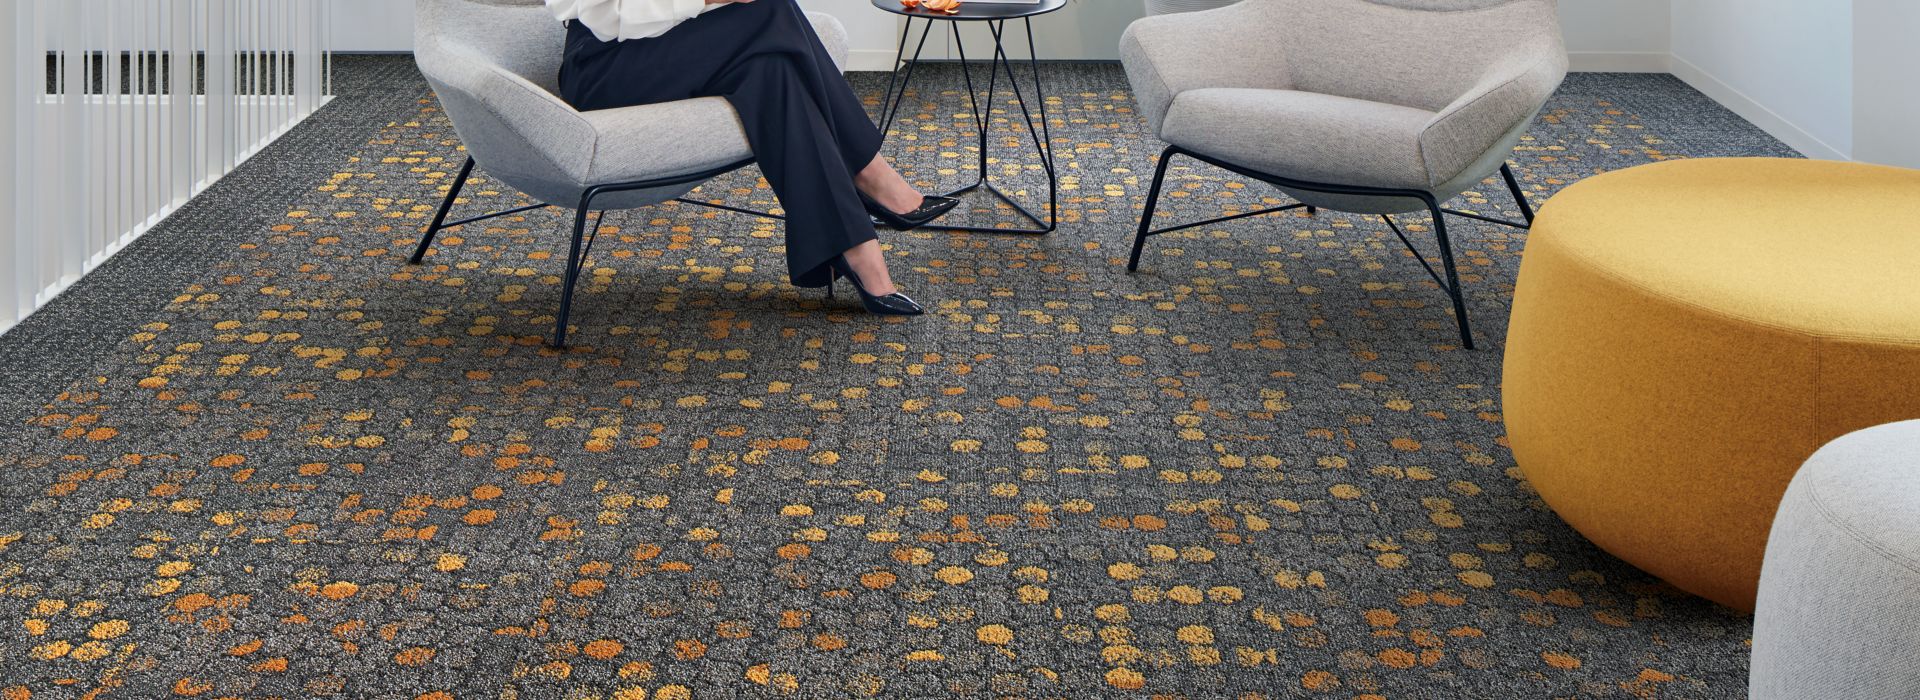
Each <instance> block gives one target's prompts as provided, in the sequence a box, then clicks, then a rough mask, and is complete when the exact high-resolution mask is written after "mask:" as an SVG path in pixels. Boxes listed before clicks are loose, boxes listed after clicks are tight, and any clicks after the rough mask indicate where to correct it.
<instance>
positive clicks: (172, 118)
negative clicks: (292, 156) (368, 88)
mask: <svg viewBox="0 0 1920 700" xmlns="http://www.w3.org/2000/svg"><path fill="white" fill-rule="evenodd" d="M327 5H328V0H5V2H4V4H0V95H4V96H6V102H5V103H4V104H0V331H4V330H6V329H8V328H11V327H12V326H13V325H14V324H16V323H18V322H19V321H20V320H21V319H23V318H25V317H26V316H27V315H28V314H30V313H32V312H33V311H34V310H36V309H38V308H40V307H41V306H43V305H45V304H46V303H47V302H48V301H50V300H52V299H53V297H54V296H55V295H57V294H59V293H60V292H61V291H62V290H64V289H66V288H67V287H69V286H71V285H72V284H73V283H74V282H75V281H77V280H79V279H80V277H81V276H82V275H85V274H86V273H88V272H90V271H92V270H93V269H94V268H96V267H98V266H99V265H100V264H101V263H103V262H105V261H106V260H107V258H108V257H110V256H112V255H114V254H115V253H117V252H119V251H120V250H121V249H123V248H125V247H126V246H127V244H129V243H131V242H132V241H133V240H134V239H136V238H138V237H139V236H140V235H141V234H143V233H145V232H146V231H147V230H149V229H151V228H152V227H153V226H154V225H156V224H158V223H159V222H160V220H161V219H163V218H165V217H166V216H167V215H168V214H170V213H172V212H173V211H175V210H176V209H178V208H179V207H180V206H181V205H183V204H185V203H186V201H187V200H188V199H190V198H192V197H193V196H194V195H196V194H198V193H200V192H201V191H202V190H205V189H206V188H207V187H208V186H210V185H212V184H213V183H214V182H215V181H217V180H219V179H220V178H221V177H222V176H225V175H226V174H228V173H230V172H232V171H233V170H234V168H235V167H236V166H238V165H239V164H240V163H242V162H244V161H245V160H247V158H249V157H251V156H252V155H254V154H255V153H258V152H259V151H260V150H261V149H263V148H265V147H266V146H267V145H268V144H270V143H272V142H273V141H274V140H275V139H277V138H279V137H280V136H281V135H283V134H285V133H286V132H287V131H288V130H289V129H291V128H292V127H293V126H294V125H296V124H298V123H299V122H300V121H301V120H303V119H305V118H306V117H308V116H309V115H312V114H313V113H314V112H315V111H316V110H318V109H319V108H320V107H321V105H323V104H324V103H325V102H326V100H327V99H328V95H330V94H331V89H330V88H331V86H330V85H329V75H330V70H329V67H330V63H331V60H332V57H331V53H330V51H329V49H328V47H329V46H330V45H331V37H330V36H329V30H328V20H329V16H328V15H329V10H328V8H327Z"/></svg>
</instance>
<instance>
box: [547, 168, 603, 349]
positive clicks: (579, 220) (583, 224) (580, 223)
mask: <svg viewBox="0 0 1920 700" xmlns="http://www.w3.org/2000/svg"><path fill="white" fill-rule="evenodd" d="M595 194H597V193H596V192H595V191H594V190H591V189H590V190H587V193H586V194H584V195H581V197H580V208H579V209H577V210H575V212H574V216H573V244H572V246H571V247H570V248H569V249H568V251H567V273H566V276H565V278H564V279H562V280H561V282H560V284H561V285H562V286H561V287H560V315H559V317H558V320H556V321H554V325H553V347H555V348H565V347H567V321H568V320H569V318H570V317H572V315H573V288H574V286H575V285H577V284H578V283H579V282H580V268H581V267H584V266H585V265H586V260H584V259H583V258H585V256H584V255H582V254H581V253H582V251H581V248H582V246H583V245H584V243H585V242H586V237H587V212H588V211H589V210H590V209H591V208H592V206H593V196H594V195H595Z"/></svg>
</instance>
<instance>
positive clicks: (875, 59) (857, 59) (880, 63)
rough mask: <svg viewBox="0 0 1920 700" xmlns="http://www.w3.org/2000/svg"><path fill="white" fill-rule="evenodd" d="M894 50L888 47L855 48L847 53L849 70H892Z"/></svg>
mask: <svg viewBox="0 0 1920 700" xmlns="http://www.w3.org/2000/svg"><path fill="white" fill-rule="evenodd" d="M893 60H894V52H893V51H892V50H890V49H857V50H854V51H850V52H848V53H847V70H849V71H881V72H885V71H890V70H893Z"/></svg>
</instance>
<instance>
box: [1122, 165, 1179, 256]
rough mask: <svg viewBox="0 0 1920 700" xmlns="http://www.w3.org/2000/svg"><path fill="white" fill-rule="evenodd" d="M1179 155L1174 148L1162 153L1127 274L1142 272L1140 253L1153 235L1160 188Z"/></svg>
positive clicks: (1141, 214)
mask: <svg viewBox="0 0 1920 700" xmlns="http://www.w3.org/2000/svg"><path fill="white" fill-rule="evenodd" d="M1178 153H1179V150H1178V149H1176V148H1174V147H1168V148H1167V150H1165V151H1162V152H1161V153H1160V166H1159V167H1157V168H1155V169H1154V173H1153V187H1152V188H1151V189H1149V190H1147V209H1146V211H1143V212H1141V213H1140V232H1139V233H1138V234H1135V235H1134V237H1133V255H1132V256H1131V257H1129V258H1127V272H1139V271H1140V251H1141V250H1142V249H1144V248H1146V246H1147V236H1150V235H1153V214H1154V210H1155V209H1157V208H1158V207H1159V205H1160V187H1161V185H1163V184H1165V183H1166V181H1167V166H1170V165H1173V157H1174V156H1175V155H1177V154H1178Z"/></svg>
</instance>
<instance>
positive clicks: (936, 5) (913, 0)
mask: <svg viewBox="0 0 1920 700" xmlns="http://www.w3.org/2000/svg"><path fill="white" fill-rule="evenodd" d="M900 4H901V5H904V6H906V8H907V9H909V10H911V9H913V8H916V7H920V8H925V9H927V10H929V11H932V12H944V13H947V14H950V15H957V14H960V0H900Z"/></svg>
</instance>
